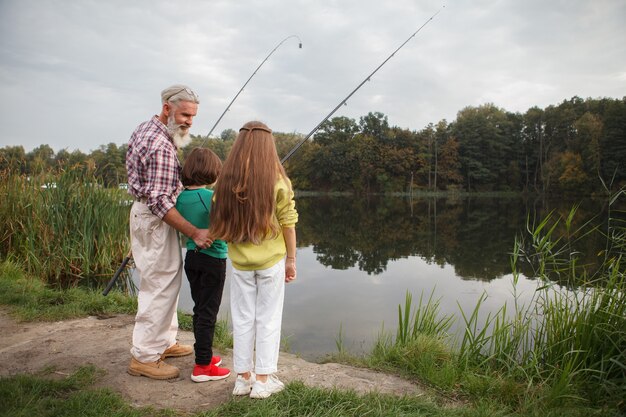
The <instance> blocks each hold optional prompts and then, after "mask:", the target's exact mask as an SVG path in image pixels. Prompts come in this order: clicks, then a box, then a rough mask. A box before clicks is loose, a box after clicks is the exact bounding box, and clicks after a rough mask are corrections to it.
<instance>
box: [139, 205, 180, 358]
mask: <svg viewBox="0 0 626 417" xmlns="http://www.w3.org/2000/svg"><path fill="white" fill-rule="evenodd" d="M130 239H131V248H132V252H133V259H134V261H135V265H136V267H137V271H138V272H139V277H140V280H139V295H138V298H137V303H138V305H137V315H136V316H135V328H134V330H133V347H132V348H131V350H130V353H131V354H132V355H133V356H134V357H135V359H137V360H138V361H139V362H154V361H156V360H158V359H159V358H160V357H161V354H162V353H163V352H164V351H165V349H167V348H168V347H170V346H172V345H173V344H175V343H176V335H177V333H178V317H177V316H176V307H177V306H178V294H179V292H180V285H181V280H182V271H183V263H182V254H181V250H180V244H179V240H178V234H177V232H176V230H175V229H174V228H173V227H171V226H169V225H168V224H167V223H165V222H164V221H163V220H161V219H160V218H159V217H157V216H155V215H154V214H152V212H151V211H150V209H149V208H148V206H147V205H145V204H144V203H141V202H137V201H136V202H135V203H134V204H133V206H132V208H131V211H130Z"/></svg>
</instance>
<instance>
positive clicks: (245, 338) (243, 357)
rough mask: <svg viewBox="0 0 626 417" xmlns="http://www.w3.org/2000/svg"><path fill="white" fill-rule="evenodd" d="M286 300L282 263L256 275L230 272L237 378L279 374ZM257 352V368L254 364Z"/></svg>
mask: <svg viewBox="0 0 626 417" xmlns="http://www.w3.org/2000/svg"><path fill="white" fill-rule="evenodd" d="M284 299H285V260H284V259H283V260H281V261H279V262H278V263H277V264H276V265H274V266H272V267H270V268H267V269H263V270H257V271H240V270H237V269H236V268H233V276H232V279H231V282H230V310H231V315H232V320H233V368H234V371H235V372H236V373H238V374H242V373H245V372H249V371H252V370H253V369H254V372H255V373H257V374H261V375H266V374H273V373H275V372H276V371H277V370H278V352H279V350H280V328H281V325H282V318H283V300H284ZM255 348H256V366H255V363H254V361H253V355H254V349H255Z"/></svg>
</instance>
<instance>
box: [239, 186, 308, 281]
mask: <svg viewBox="0 0 626 417" xmlns="http://www.w3.org/2000/svg"><path fill="white" fill-rule="evenodd" d="M287 181H288V180H285V179H284V178H282V177H281V178H280V179H279V180H278V182H277V183H276V185H275V186H274V199H275V200H276V212H275V213H274V214H275V220H276V221H277V222H278V224H279V225H280V226H281V230H280V232H279V234H278V236H276V238H275V239H266V240H264V241H262V242H261V243H260V244H259V245H255V244H253V243H250V242H246V243H231V242H229V243H228V257H229V258H230V260H231V261H232V263H233V267H235V268H237V269H239V270H241V271H255V270H259V269H267V268H269V267H271V266H273V265H275V264H276V263H277V262H278V261H280V260H281V259H282V258H284V257H285V254H286V252H287V248H286V247H285V239H284V237H283V232H282V227H295V225H296V223H297V222H298V212H297V211H296V202H295V201H294V199H293V191H290V190H289V186H288V185H287Z"/></svg>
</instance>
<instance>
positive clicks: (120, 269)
mask: <svg viewBox="0 0 626 417" xmlns="http://www.w3.org/2000/svg"><path fill="white" fill-rule="evenodd" d="M291 38H296V39H298V48H299V49H302V40H301V39H300V37H299V36H298V35H290V36H287V37H286V38H285V39H283V40H282V41H280V42H279V43H278V45H276V46H275V47H274V49H272V50H271V51H270V53H269V54H267V56H266V57H265V59H264V60H263V61H261V63H260V64H259V66H258V67H256V69H255V70H254V72H253V73H252V75H251V76H250V77H249V78H248V79H247V80H246V82H245V83H244V84H243V86H242V87H241V88H240V89H239V91H238V92H237V94H235V97H233V99H232V100H231V101H230V103H228V106H226V109H224V111H223V112H222V114H221V115H220V117H219V118H218V119H217V121H216V122H215V124H214V125H213V127H212V128H211V130H210V131H209V133H208V134H207V135H206V138H205V139H204V141H203V142H202V145H201V147H204V144H205V143H206V141H207V139H208V138H209V137H210V136H211V133H213V130H215V127H216V126H217V125H218V123H219V122H220V121H221V120H222V118H223V117H224V115H225V114H226V112H228V110H229V109H230V106H232V104H233V103H234V102H235V100H237V97H239V94H241V92H242V91H243V89H244V88H246V85H248V83H249V82H250V80H251V79H252V77H254V75H255V74H256V73H257V72H258V71H259V69H260V68H261V67H262V66H263V64H265V61H267V60H268V59H269V57H270V56H272V54H273V53H274V52H275V51H276V50H277V49H278V48H280V46H281V45H282V44H283V43H285V42H286V41H287V40H288V39H291ZM132 256H133V255H132V251H128V254H127V255H126V257H125V258H124V260H122V263H121V264H120V266H119V267H118V268H117V271H115V274H113V277H112V278H111V280H110V281H109V283H108V284H107V286H106V288H105V289H104V291H103V292H102V295H104V296H106V295H107V294H108V293H109V292H110V291H111V289H112V288H113V285H115V282H116V281H117V279H118V278H119V276H120V274H121V273H122V271H123V270H124V268H126V265H127V264H128V262H129V261H130V259H131V258H132Z"/></svg>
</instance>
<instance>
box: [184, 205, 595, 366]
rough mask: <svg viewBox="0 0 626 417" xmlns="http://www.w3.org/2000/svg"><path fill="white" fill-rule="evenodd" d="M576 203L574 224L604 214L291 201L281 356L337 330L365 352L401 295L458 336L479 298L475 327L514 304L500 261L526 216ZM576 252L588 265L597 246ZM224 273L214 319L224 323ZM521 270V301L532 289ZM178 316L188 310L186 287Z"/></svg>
mask: <svg viewBox="0 0 626 417" xmlns="http://www.w3.org/2000/svg"><path fill="white" fill-rule="evenodd" d="M576 203H580V204H581V205H580V208H579V209H578V213H579V215H578V216H577V219H579V220H578V221H577V222H578V223H580V224H582V223H583V222H584V221H585V220H588V219H590V218H592V217H593V216H594V215H597V214H598V213H601V212H602V211H603V207H602V203H601V202H594V201H591V200H587V201H576V200H572V201H563V200H559V201H558V202H547V201H543V200H528V199H522V198H486V197H482V198H477V197H473V198H456V199H450V198H447V199H434V198H428V199H415V198H413V199H408V198H403V197H370V198H368V199H355V198H352V197H350V198H346V197H337V198H330V197H298V198H297V199H296V204H297V208H298V211H299V214H300V220H299V222H298V225H297V232H298V251H297V267H298V279H297V280H296V281H294V282H292V283H289V284H288V285H287V286H286V291H285V306H284V313H283V339H286V345H287V347H288V349H289V351H290V352H292V353H297V354H300V355H301V356H302V357H304V358H306V359H310V360H315V359H317V358H319V357H322V356H323V355H325V354H327V353H332V352H336V350H337V347H336V339H337V338H338V335H339V333H340V329H341V333H342V339H343V343H344V346H345V347H346V348H347V349H348V350H349V351H351V352H353V353H364V352H368V351H369V350H370V348H371V346H372V344H373V342H374V341H375V340H376V337H377V335H378V334H379V333H380V332H381V330H382V329H383V326H384V329H385V331H387V332H392V333H393V334H394V335H395V330H396V326H397V320H398V305H399V304H402V305H404V300H405V295H406V293H407V291H408V292H410V293H412V295H413V300H414V305H417V301H418V299H419V297H420V294H422V293H424V297H425V298H427V297H428V296H429V295H430V293H431V292H434V297H435V298H437V299H440V304H441V306H440V310H441V312H442V313H443V314H451V315H456V316H457V321H456V325H455V326H454V327H453V328H452V331H453V332H459V331H461V330H462V328H461V327H460V321H461V316H460V314H459V312H460V308H462V309H464V310H465V311H466V312H471V310H473V308H474V306H475V305H476V302H477V300H478V299H479V297H480V296H481V295H482V294H483V293H486V294H487V296H488V298H487V300H486V301H485V302H484V304H483V310H482V315H483V317H484V316H486V314H487V313H489V312H491V313H493V312H495V311H497V310H498V309H499V308H500V307H501V306H502V305H503V304H504V303H505V302H508V303H509V305H510V303H511V301H512V300H513V296H512V291H513V285H512V274H511V266H510V255H509V254H510V253H511V251H512V248H513V243H514V241H515V236H516V235H522V234H524V233H525V228H526V220H527V215H529V216H530V218H531V221H532V219H533V218H534V217H539V216H543V215H545V214H546V213H548V212H549V211H551V210H555V212H556V213H561V214H563V215H566V214H567V212H568V211H569V209H570V208H571V207H572V205H573V204H576ZM600 218H601V216H600ZM599 221H601V220H599ZM577 244H578V245H579V247H578V249H579V250H580V251H581V252H582V253H584V254H586V256H588V258H589V259H590V261H592V260H593V259H592V258H593V256H594V254H596V253H598V251H599V249H600V248H601V245H602V241H600V240H595V239H594V238H593V237H592V238H590V239H588V240H586V241H581V242H578V243H577ZM230 268H231V266H230V264H228V271H227V280H226V287H225V289H224V297H223V301H222V306H221V308H220V317H221V318H227V317H228V316H229V315H230V312H229V310H230V305H229V279H228V277H229V274H230V270H231V269H230ZM524 268H526V269H525V270H524V269H523V272H524V274H523V275H522V276H521V277H520V279H519V283H518V286H517V292H518V295H519V296H520V297H519V298H520V299H521V300H522V301H524V300H528V299H530V297H531V296H532V293H533V290H534V289H535V288H536V282H535V281H534V280H533V279H532V275H533V274H532V271H531V269H530V268H529V267H528V266H525V267H524ZM179 308H180V309H181V310H184V311H188V312H191V310H192V308H193V301H192V300H191V296H190V293H189V286H188V283H187V280H186V278H183V289H182V290H181V295H180V303H179Z"/></svg>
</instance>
